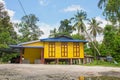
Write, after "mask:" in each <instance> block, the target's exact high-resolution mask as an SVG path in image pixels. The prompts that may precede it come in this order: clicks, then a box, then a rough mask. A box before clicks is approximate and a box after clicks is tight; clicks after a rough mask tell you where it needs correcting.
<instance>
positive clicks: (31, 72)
mask: <svg viewBox="0 0 120 80" xmlns="http://www.w3.org/2000/svg"><path fill="white" fill-rule="evenodd" d="M80 76H112V77H119V78H120V68H119V67H99V66H92V67H91V66H81V65H43V64H0V80H78V78H79V77H80Z"/></svg>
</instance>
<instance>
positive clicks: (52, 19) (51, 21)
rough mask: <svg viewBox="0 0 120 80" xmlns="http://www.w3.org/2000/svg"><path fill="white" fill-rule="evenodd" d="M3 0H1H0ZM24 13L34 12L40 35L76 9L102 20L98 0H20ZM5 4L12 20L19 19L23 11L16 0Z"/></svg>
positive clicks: (47, 33) (6, 1) (69, 16)
mask: <svg viewBox="0 0 120 80" xmlns="http://www.w3.org/2000/svg"><path fill="white" fill-rule="evenodd" d="M0 1H3V0H0ZM20 1H21V3H22V5H23V7H24V9H25V11H26V14H35V15H36V16H37V17H38V18H39V26H40V29H41V30H43V31H44V33H45V34H44V35H43V36H42V37H47V36H48V35H49V31H50V30H51V29H53V28H54V27H59V23H60V21H61V20H64V19H69V18H71V17H74V15H75V14H76V11H77V10H84V11H86V12H87V16H88V18H93V17H97V18H98V19H99V20H102V21H103V20H104V17H103V16H102V10H100V9H98V7H97V4H98V2H99V0H20ZM3 2H4V3H5V6H6V8H7V10H8V12H9V14H10V16H11V17H12V20H13V21H19V20H20V19H21V17H22V16H24V15H25V14H24V12H23V10H22V8H21V6H20V4H19V2H18V0H4V1H3Z"/></svg>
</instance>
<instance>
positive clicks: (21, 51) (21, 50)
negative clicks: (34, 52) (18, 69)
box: [20, 48, 23, 64]
mask: <svg viewBox="0 0 120 80" xmlns="http://www.w3.org/2000/svg"><path fill="white" fill-rule="evenodd" d="M22 54H23V48H21V49H20V64H22Z"/></svg>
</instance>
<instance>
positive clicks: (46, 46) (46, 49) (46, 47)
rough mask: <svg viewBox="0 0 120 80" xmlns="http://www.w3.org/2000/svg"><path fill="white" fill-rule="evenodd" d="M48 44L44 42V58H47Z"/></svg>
mask: <svg viewBox="0 0 120 80" xmlns="http://www.w3.org/2000/svg"><path fill="white" fill-rule="evenodd" d="M48 44H49V43H48V42H44V58H49V57H48Z"/></svg>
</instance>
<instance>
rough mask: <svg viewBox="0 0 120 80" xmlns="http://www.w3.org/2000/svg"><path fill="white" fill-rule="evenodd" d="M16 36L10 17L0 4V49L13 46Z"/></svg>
mask: <svg viewBox="0 0 120 80" xmlns="http://www.w3.org/2000/svg"><path fill="white" fill-rule="evenodd" d="M16 38H17V35H16V32H15V31H14V27H13V24H12V23H11V22H10V17H9V16H8V13H7V11H5V8H4V5H3V3H1V2H0V48H7V47H8V46H9V45H10V44H15V43H16V40H15V39H16Z"/></svg>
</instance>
